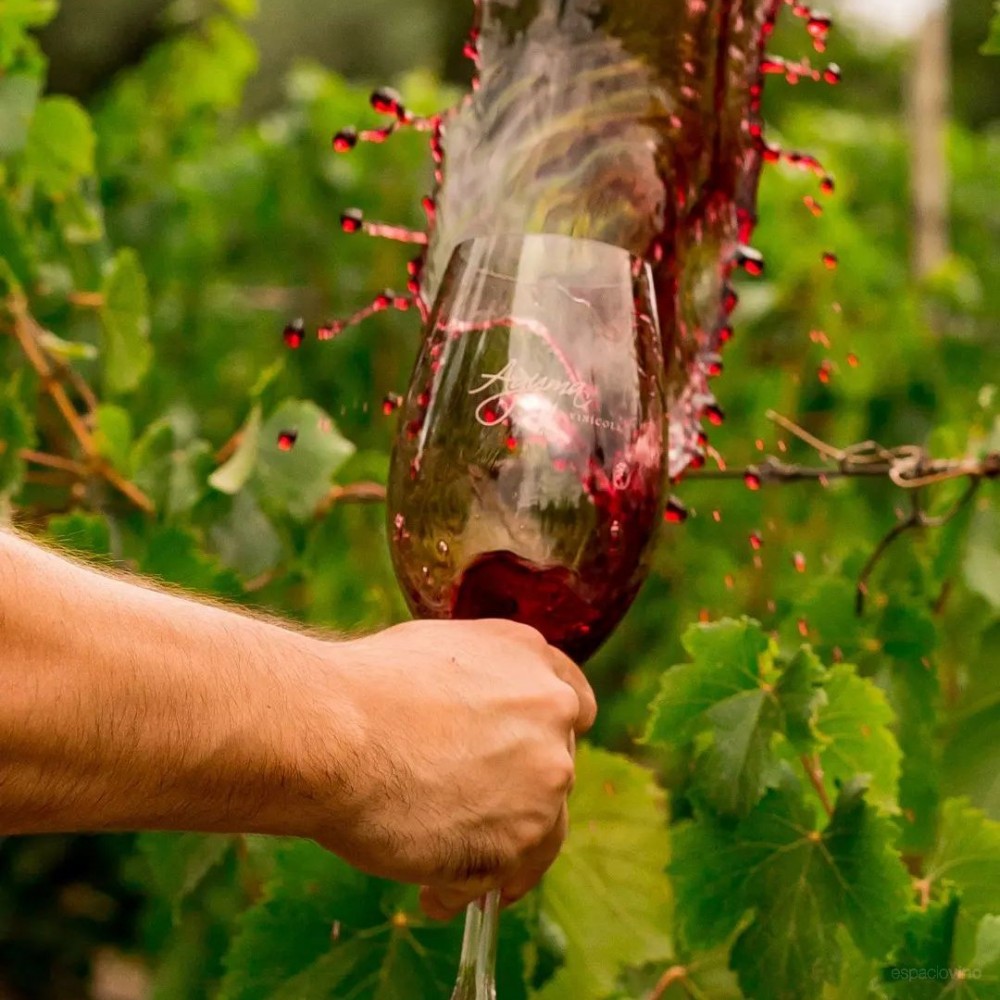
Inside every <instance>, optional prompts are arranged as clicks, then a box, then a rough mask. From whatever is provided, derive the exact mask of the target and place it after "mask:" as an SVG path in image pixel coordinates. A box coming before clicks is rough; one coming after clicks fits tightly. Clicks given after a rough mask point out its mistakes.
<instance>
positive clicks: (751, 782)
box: [696, 688, 781, 816]
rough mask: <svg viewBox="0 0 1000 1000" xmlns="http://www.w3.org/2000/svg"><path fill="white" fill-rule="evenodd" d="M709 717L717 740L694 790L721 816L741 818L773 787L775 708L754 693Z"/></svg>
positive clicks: (700, 765) (760, 693)
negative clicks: (769, 787)
mask: <svg viewBox="0 0 1000 1000" xmlns="http://www.w3.org/2000/svg"><path fill="white" fill-rule="evenodd" d="M707 717H708V720H709V721H710V722H711V724H712V727H713V733H714V737H715V738H714V741H713V743H712V745H711V746H709V747H708V748H707V749H706V750H705V752H704V753H703V754H702V756H701V758H700V759H699V762H698V774H697V779H696V785H697V787H698V789H699V791H700V793H701V795H703V796H704V798H705V800H706V801H707V802H709V803H711V804H712V805H713V806H714V807H715V808H716V809H717V810H718V811H719V812H720V813H721V814H722V815H725V816H745V815H746V814H747V813H748V812H749V811H750V810H751V809H752V808H753V807H754V805H755V804H756V803H757V802H759V801H760V798H761V796H762V795H763V794H764V792H765V791H766V789H767V786H768V784H770V783H771V782H772V781H773V758H772V754H771V742H772V737H773V736H774V734H775V732H776V731H777V730H778V728H779V725H780V722H781V716H780V713H779V711H778V706H777V703H776V701H775V699H774V698H773V697H772V696H771V695H770V694H769V693H768V692H766V691H764V690H763V689H762V688H757V689H756V690H755V691H742V692H740V694H737V695H734V696H733V697H731V698H727V699H726V700H725V701H723V702H720V703H719V704H718V705H714V706H713V707H712V708H711V709H710V710H709V712H708V713H707Z"/></svg>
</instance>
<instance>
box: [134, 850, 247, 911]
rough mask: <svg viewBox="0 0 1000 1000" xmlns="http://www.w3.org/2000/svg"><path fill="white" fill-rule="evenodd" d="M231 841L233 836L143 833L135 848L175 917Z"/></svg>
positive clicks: (222, 857) (215, 864) (217, 862)
mask: <svg viewBox="0 0 1000 1000" xmlns="http://www.w3.org/2000/svg"><path fill="white" fill-rule="evenodd" d="M234 843H235V840H234V839H233V838H232V837H219V836H206V835H204V834H200V833H144V834H142V835H141V836H140V837H139V840H138V848H139V853H140V855H141V856H142V857H143V859H144V860H145V862H146V866H147V869H148V871H149V877H150V879H151V881H152V883H153V886H154V887H155V889H156V891H157V893H158V894H159V895H160V896H162V898H164V899H165V900H166V901H167V902H168V903H169V905H170V907H171V908H172V910H173V912H174V917H175V918H177V917H178V916H179V915H180V908H181V906H182V905H183V903H184V901H185V900H186V899H187V898H188V897H189V896H190V895H192V893H194V892H195V891H197V889H198V887H199V886H200V885H201V884H202V882H204V880H205V878H206V877H207V876H208V874H209V872H211V871H212V869H213V868H215V867H216V866H217V865H219V864H221V863H222V861H223V860H224V859H225V857H226V856H227V855H228V854H229V852H230V851H231V850H232V848H233V845H234Z"/></svg>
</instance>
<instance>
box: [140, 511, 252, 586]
mask: <svg viewBox="0 0 1000 1000" xmlns="http://www.w3.org/2000/svg"><path fill="white" fill-rule="evenodd" d="M139 569H140V571H141V572H143V573H146V574H147V575H149V576H155V577H158V578H159V579H161V580H165V581H166V582H167V583H176V584H178V585H179V586H182V587H187V588H189V589H191V590H200V591H203V592H207V593H214V594H219V595H221V596H224V597H238V596H240V594H241V593H242V592H243V588H242V586H241V585H240V581H239V579H238V578H237V577H236V575H235V574H233V573H232V572H230V571H229V570H224V569H222V568H221V567H220V566H218V565H217V564H216V563H215V562H214V560H212V559H211V558H209V557H208V556H206V555H205V554H204V550H203V547H202V545H201V544H200V541H199V539H198V538H197V537H196V536H195V535H194V534H193V533H192V532H190V531H186V530H184V529H182V528H179V527H169V528H167V527H164V528H160V529H158V530H157V531H155V532H154V533H153V534H151V535H150V536H149V540H148V542H147V546H146V551H145V553H144V554H143V557H142V559H141V560H140V562H139Z"/></svg>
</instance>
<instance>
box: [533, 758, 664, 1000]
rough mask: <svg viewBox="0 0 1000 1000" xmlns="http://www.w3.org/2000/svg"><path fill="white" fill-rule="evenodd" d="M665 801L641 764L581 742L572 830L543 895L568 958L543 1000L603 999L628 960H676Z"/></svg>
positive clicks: (544, 907) (544, 906) (546, 914)
mask: <svg viewBox="0 0 1000 1000" xmlns="http://www.w3.org/2000/svg"><path fill="white" fill-rule="evenodd" d="M662 798H663V796H662V793H660V792H659V791H658V789H657V788H656V785H655V784H654V782H653V780H652V777H651V775H650V774H649V773H648V772H646V771H644V770H643V769H642V768H640V767H638V766H637V765H635V764H632V763H630V762H629V761H627V760H624V759H622V758H621V757H617V756H615V755H613V754H609V753H607V752H605V751H602V750H597V749H592V748H590V747H588V746H581V747H580V749H579V754H578V759H577V784H576V789H575V791H574V795H573V827H572V831H571V835H570V838H569V841H568V842H567V844H566V847H565V849H564V851H563V853H562V855H561V856H560V857H559V859H558V860H557V861H556V863H555V865H554V866H553V868H552V870H551V872H550V873H549V874H548V875H547V876H546V879H545V884H544V888H543V891H542V900H541V907H542V916H543V917H544V918H547V919H548V920H550V921H551V922H552V924H553V925H554V926H555V927H557V928H558V929H559V931H560V932H561V934H560V938H561V941H562V959H563V963H564V964H563V965H562V967H561V968H560V969H558V970H557V972H556V974H555V976H554V977H553V978H552V979H551V980H550V981H549V982H548V983H547V984H546V985H545V987H544V988H543V989H542V990H541V992H540V994H539V995H540V996H541V997H543V998H546V1000H553V998H559V997H574V998H579V1000H600V998H604V997H606V996H607V995H608V993H609V992H610V991H611V989H612V988H613V987H614V985H615V980H616V979H617V976H618V973H619V970H620V969H621V967H622V966H623V965H625V964H627V963H628V964H638V963H640V962H644V961H649V962H652V961H657V960H661V961H664V960H666V959H668V958H670V956H671V953H672V945H671V940H670V937H671V935H670V933H669V931H668V927H669V915H670V889H669V884H668V882H667V880H666V878H665V877H664V876H663V869H664V868H665V867H666V865H667V862H668V860H669V848H668V840H667V837H666V836H665V831H664V809H663V802H662Z"/></svg>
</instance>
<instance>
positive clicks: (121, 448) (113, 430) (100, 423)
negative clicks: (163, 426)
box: [94, 403, 132, 475]
mask: <svg viewBox="0 0 1000 1000" xmlns="http://www.w3.org/2000/svg"><path fill="white" fill-rule="evenodd" d="M95 419H96V427H95V429H94V443H95V444H96V445H97V450H98V451H99V452H100V454H101V455H103V456H104V458H106V459H107V460H108V461H109V462H110V463H111V464H112V465H113V466H114V467H115V468H116V469H118V470H119V472H123V473H125V475H129V472H130V465H129V452H130V450H131V448H132V418H131V417H130V416H129V414H128V410H124V409H122V408H121V407H120V406H114V405H113V404H111V403H102V404H101V405H100V406H98V408H97V411H96V412H95Z"/></svg>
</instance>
